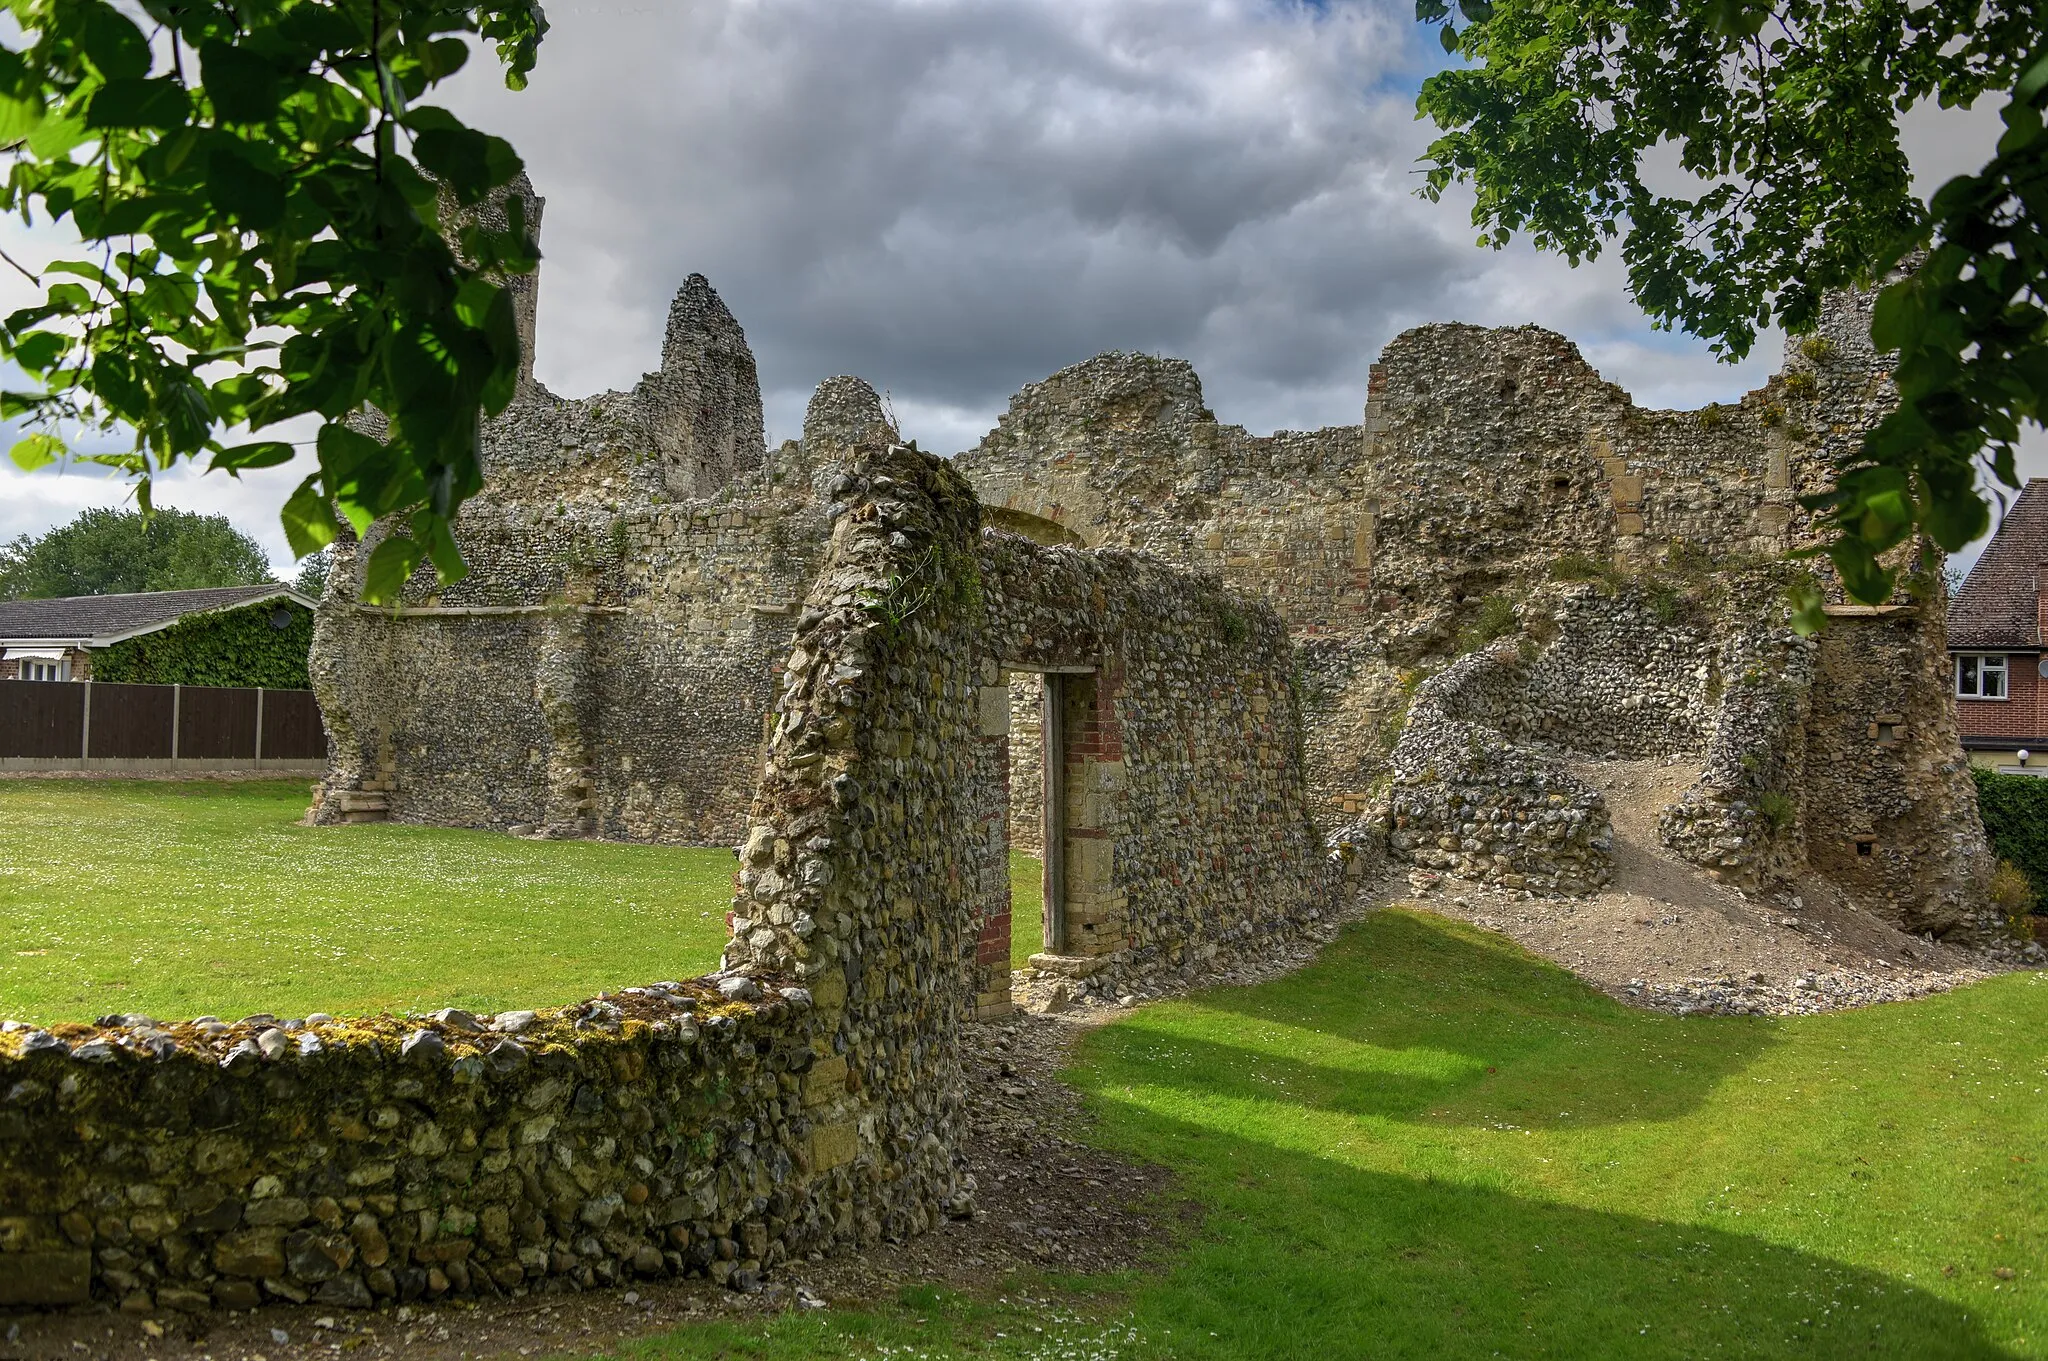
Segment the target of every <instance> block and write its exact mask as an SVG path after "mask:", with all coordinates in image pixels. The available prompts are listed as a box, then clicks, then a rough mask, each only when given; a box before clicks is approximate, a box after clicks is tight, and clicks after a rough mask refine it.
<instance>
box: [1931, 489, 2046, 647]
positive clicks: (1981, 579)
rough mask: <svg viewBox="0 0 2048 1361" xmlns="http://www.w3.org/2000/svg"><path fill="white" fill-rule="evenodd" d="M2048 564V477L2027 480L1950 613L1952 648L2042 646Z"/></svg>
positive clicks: (1949, 639) (1949, 623)
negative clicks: (2042, 585)
mask: <svg viewBox="0 0 2048 1361" xmlns="http://www.w3.org/2000/svg"><path fill="white" fill-rule="evenodd" d="M2043 565H2048V478H2044V477H2035V478H2029V479H2028V480H2027V485H2026V486H2024V487H2022V488H2021V489H2020V494H2019V497H2018V499H2017V500H2015V501H2014V502H2013V503H2012V504H2011V505H2010V506H2008V507H2007V508H2006V512H2005V519H2004V520H2002V521H2000V522H1999V526H1998V533H1996V534H1995V535H1993V536H1992V538H1991V542H1990V543H1988V544H1986V545H1984V553H1983V556H1981V557H1979V558H1978V559H1977V565H1976V566H1975V567H1972V568H1971V569H1970V575H1969V576H1968V578H1966V579H1965V580H1964V582H1963V588H1962V589H1961V590H1960V591H1957V592H1956V598H1955V600H1954V602H1953V603H1951V604H1950V606H1949V611H1948V645H1949V646H1950V647H1951V648H1970V649H1976V648H2037V647H2040V646H2041V620H2040V612H2039V607H2038V599H2039V594H2040V583H2041V568H2042V566H2043Z"/></svg>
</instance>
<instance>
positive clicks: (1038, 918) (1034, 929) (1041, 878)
mask: <svg viewBox="0 0 2048 1361" xmlns="http://www.w3.org/2000/svg"><path fill="white" fill-rule="evenodd" d="M1044 949H1045V866H1044V863H1043V862H1042V861H1040V860H1039V858H1038V857H1037V856H1035V855H1020V854H1018V853H1017V852H1016V851H1012V852H1010V967H1011V968H1013V969H1021V968H1023V967H1024V966H1025V965H1026V964H1029V963H1030V962H1031V956H1033V955H1035V954H1038V953H1039V952H1040V951H1042V950H1044Z"/></svg>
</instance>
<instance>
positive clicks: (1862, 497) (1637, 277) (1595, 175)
mask: <svg viewBox="0 0 2048 1361" xmlns="http://www.w3.org/2000/svg"><path fill="white" fill-rule="evenodd" d="M1453 3H1455V5H1456V11H1455V13H1454V12H1453V8H1452V5H1453ZM1416 15H1417V18H1418V19H1420V20H1422V21H1423V22H1425V23H1435V24H1439V25H1441V29H1440V32H1441V36H1442V38H1443V43H1444V47H1445V49H1446V50H1447V51H1449V52H1452V53H1454V54H1456V55H1458V56H1461V57H1463V58H1465V59H1467V60H1468V61H1469V62H1471V63H1473V64H1472V65H1470V66H1467V67H1461V68H1458V69H1453V70H1448V71H1444V72H1441V73H1439V74H1437V75H1435V76H1432V77H1431V78H1430V79H1429V80H1427V81H1426V82H1424V84H1423V87H1422V93H1421V96H1420V98H1419V100H1418V108H1419V110H1420V111H1421V113H1422V114H1423V115H1425V116H1427V117H1429V118H1430V119H1432V120H1434V121H1435V123H1436V124H1437V126H1438V128H1439V129H1440V130H1441V132H1442V135H1441V136H1440V137H1438V138H1437V140H1436V141H1435V142H1433V143H1432V144H1431V146H1430V148H1429V151H1428V153H1427V159H1428V160H1429V161H1430V162H1432V165H1431V168H1430V170H1429V172H1428V178H1427V186H1426V188H1425V190H1424V193H1425V194H1427V195H1429V196H1431V197H1439V196H1441V195H1442V194H1443V192H1444V191H1445V190H1446V189H1448V188H1449V187H1450V186H1451V185H1453V184H1454V183H1458V182H1461V181H1462V182H1469V183H1470V184H1471V185H1472V186H1473V187H1474V189H1475V190H1476V192H1477V202H1476V205H1475V207H1474V209H1473V221H1474V223H1475V224H1476V225H1478V226H1479V227H1480V228H1481V229H1482V231H1483V233H1484V234H1483V235H1482V237H1481V238H1480V239H1481V241H1482V243H1485V244H1491V245H1494V246H1496V247H1498V246H1503V245H1505V244H1507V242H1508V241H1509V240H1511V239H1512V238H1513V236H1514V235H1515V233H1517V232H1522V233H1526V234H1527V235H1528V236H1529V237H1530V239H1531V240H1532V241H1533V242H1534V243H1535V245H1536V246H1538V247H1539V248H1541V249H1544V250H1551V251H1557V252H1559V253H1562V254H1563V255H1565V256H1566V257H1567V258H1569V259H1570V260H1571V261H1572V262H1573V263H1574V264H1576V263H1578V262H1579V261H1581V260H1589V259H1592V258H1595V257H1597V256H1598V255H1599V254H1600V253H1601V252H1602V251H1603V250H1604V249H1606V248H1607V246H1608V245H1609V243H1610V242H1613V241H1614V240H1615V239H1616V238H1617V237H1618V238H1619V248H1620V252H1621V255H1622V259H1623V261H1624V263H1625V264H1626V266H1627V270H1628V280H1629V288H1630V291H1631V293H1632V294H1633V295H1634V297H1635V299H1636V301H1637V302H1638V303H1639V304H1640V305H1641V306H1642V307H1643V309H1644V310H1645V311H1646V312H1647V313H1648V314H1649V315H1650V317H1651V318H1652V319H1653V321H1654V322H1655V323H1656V324H1657V325H1659V326H1660V327H1664V328H1666V329H1669V328H1671V327H1679V328H1682V329H1684V330H1686V331H1689V332H1691V333H1692V334H1694V335H1697V336H1700V337H1702V338H1704V339H1706V340H1707V341H1708V342H1709V344H1710V345H1712V347H1713V348H1714V350H1715V351H1716V352H1717V353H1719V354H1721V355H1722V356H1724V357H1726V358H1730V359H1738V358H1741V357H1742V356H1743V355H1745V354H1746V353H1747V352H1748V351H1749V348H1750V346H1751V345H1752V344H1753V343H1754V341H1755V339H1756V335H1757V332H1758V330H1759V329H1760V328H1762V327H1765V326H1769V325H1771V324H1773V323H1775V324H1778V325H1780V326H1783V327H1784V328H1785V329H1786V330H1788V331H1791V332H1794V333H1798V332H1802V331H1806V330H1809V329H1811V328H1812V326H1813V325H1814V323H1815V321H1816V319H1817V317H1818V314H1819V307H1820V302H1821V298H1822V295H1823V294H1824V293H1826V292H1827V291H1829V290H1832V289H1837V288H1842V287H1845V286H1851V285H1869V284H1872V283H1874V282H1876V281H1878V280H1881V279H1883V278H1884V277H1886V275H1887V274H1888V273H1889V272H1890V271H1891V270H1892V269H1893V268H1894V267H1896V266H1897V265H1898V264H1899V263H1900V262H1901V261H1902V260H1905V259H1906V258H1907V257H1908V256H1909V255H1911V254H1912V253H1913V252H1915V251H1918V250H1923V249H1924V250H1926V251H1927V256H1926V260H1925V263H1924V264H1921V265H1920V266H1919V267H1918V268H1917V269H1916V270H1915V271H1914V272H1913V273H1912V274H1911V275H1910V276H1909V277H1906V278H1905V279H1903V280H1901V281H1899V282H1895V283H1893V284H1891V285H1890V286H1889V287H1888V288H1886V290H1885V291H1884V293H1883V294H1882V295H1881V296H1880V299H1879V303H1878V309H1877V313H1876V316H1875V322H1874V325H1873V338H1874V340H1875V342H1876V343H1877V345H1878V347H1879V348H1880V349H1881V350H1884V351H1888V352H1894V353H1896V355H1897V360H1896V365H1897V367H1896V373H1895V377H1896V382H1897V387H1898V393H1899V398H1900V401H1899V405H1898V407H1897V409H1896V410H1895V411H1893V412H1892V413H1891V414H1890V415H1889V416H1888V417H1887V418H1886V419H1885V421H1884V422H1883V423H1882V424H1881V425H1880V426H1879V427H1878V428H1877V429H1876V430H1874V431H1873V432H1871V434H1870V436H1869V437H1868V439H1867V440H1866V442H1865V444H1864V446H1863V449H1862V451H1861V454H1860V456H1859V457H1858V458H1856V459H1855V460H1853V462H1852V464H1851V465H1850V466H1849V467H1846V468H1845V469H1843V471H1842V474H1841V477H1840V480H1839V484H1838V486H1837V488H1836V490H1835V491H1834V492H1833V493H1832V494H1830V495H1826V496H1819V497H1815V498H1812V499H1811V500H1810V501H1809V502H1808V506H1809V509H1813V510H1816V511H1819V512H1821V513H1822V514H1821V520H1822V524H1823V527H1824V529H1825V530H1826V531H1827V532H1828V534H1829V536H1830V541H1829V543H1828V546H1827V552H1828V556H1829V557H1830V558H1831V559H1832V560H1833V562H1834V564H1835V567H1836V569H1837V571H1838V572H1839V573H1840V575H1841V578H1842V583H1843V586H1844V588H1845V589H1846V590H1847V592H1848V593H1849V595H1850V596H1851V597H1852V598H1853V599H1857V600H1861V601H1865V602H1867V603H1875V602H1878V601H1881V600H1883V599H1885V598H1886V597H1888V596H1889V594H1890V592H1891V589H1892V586H1893V573H1892V571H1891V570H1889V569H1888V567H1887V566H1886V564H1885V562H1883V561H1881V560H1880V555H1881V554H1885V553H1886V551H1887V550H1889V549H1891V548H1893V547H1895V546H1897V545H1898V544H1900V543H1903V542H1905V541H1906V540H1907V539H1908V538H1909V537H1910V536H1912V535H1913V534H1914V533H1915V532H1916V531H1917V532H1924V533H1925V534H1926V536H1927V537H1928V538H1929V539H1931V540H1932V541H1933V542H1934V543H1935V544H1937V545H1939V546H1940V547H1942V548H1944V549H1947V550H1950V551H1954V550H1956V549H1960V548H1962V547H1963V546H1964V545H1965V544H1967V543H1969V542H1970V541H1971V540H1973V539H1975V538H1977V537H1979V536H1981V535H1982V534H1983V533H1984V532H1985V531H1986V530H1987V529H1988V528H1989V524H1990V507H1989V505H1988V504H1987V502H1986V500H1985V498H1984V497H1983V496H1982V495H1981V494H1980V493H1979V491H1978V474H1979V471H1980V468H1981V469H1982V470H1984V471H1987V472H1988V473H1989V474H1990V475H1991V476H1993V477H1995V478H1996V479H1997V480H1998V481H2000V482H2002V483H2003V484H2004V485H2006V486H2008V487H2014V488H2017V487H2018V486H2019V477H2018V473H2017V471H2016V469H2015V467H2014V444H2015V442H2016V441H2017V440H2018V438H2019V432H2020V427H2021V425H2022V424H2023V423H2026V422H2033V423H2035V424H2041V423H2044V420H2048V234H2044V233H2048V225H2044V224H2048V136H2044V134H2043V130H2042V114H2043V110H2044V108H2048V41H2044V31H2043V23H2044V17H2043V11H2042V9H2041V8H2040V7H2039V6H2038V4H2036V3H2035V0H1772V2H1771V3H1760V2H1759V0H1585V2H1584V3H1572V4H1560V3H1555V2H1554V0H1417V4H1416ZM2000 93H2009V94H2010V102H2009V104H2008V106H2007V107H2006V108H2005V110H2004V120H2005V124H2006V130H2005V133H2004V136H2003V137H2002V139H2001V140H2000V142H1999V143H1998V147H1997V152H1996V155H1995V156H1994V158H1993V159H1992V160H1991V161H1990V162H1989V163H1988V164H1987V165H1985V166H1984V167H1983V168H1982V169H1981V170H1979V171H1978V172H1976V173H1975V174H1971V175H1964V176H1960V177H1958V178H1956V179H1954V180H1951V181H1950V182H1949V183H1948V184H1947V185H1945V186H1944V187H1943V188H1942V189H1941V190H1940V191H1938V192H1937V193H1936V194H1935V195H1934V196H1933V198H1932V199H1931V200H1930V201H1929V202H1926V203H1922V202H1921V201H1919V200H1918V199H1916V198H1915V197H1914V195H1913V193H1912V188H1911V178H1910V173H1909V170H1908V167H1907V163H1906V158H1905V154H1904V152H1903V151H1902V150H1901V147H1900V143H1899V118H1900V116H1901V115H1902V114H1903V113H1904V112H1905V111H1906V110H1908V109H1910V108H1911V107H1913V106H1914V105H1916V104H1918V103H1920V102H1921V101H1925V100H1933V101H1935V102H1936V103H1938V104H1939V105H1941V106H1942V107H1946V108H1953V107H1964V106H1968V105H1970V104H1972V103H1974V102H1975V101H1976V100H1978V99H1979V98H1980V97H1984V96H1995V95H1998V94H2000ZM1672 150H1675V152H1676V156H1677V160H1678V163H1679V165H1680V166H1681V167H1682V168H1683V169H1684V170H1686V171H1689V172H1691V174H1692V175H1693V176H1696V177H1698V180H1699V182H1700V183H1699V187H1698V192H1697V193H1696V194H1692V195H1691V196H1686V195H1678V194H1666V193H1661V192H1659V191H1658V190H1656V189H1655V188H1653V187H1652V186H1651V185H1649V184H1647V183H1646V182H1645V167H1646V165H1647V164H1648V163H1649V162H1650V161H1652V160H1654V159H1655V158H1657V157H1658V156H1662V155H1668V154H1669V153H1670V151H1672ZM1652 178H1654V176H1652ZM1815 608H1816V610H1817V606H1816V607H1815Z"/></svg>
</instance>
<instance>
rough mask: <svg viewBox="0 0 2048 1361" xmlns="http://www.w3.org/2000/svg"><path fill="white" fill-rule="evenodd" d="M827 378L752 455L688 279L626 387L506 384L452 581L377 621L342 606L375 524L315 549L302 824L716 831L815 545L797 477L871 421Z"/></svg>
mask: <svg viewBox="0 0 2048 1361" xmlns="http://www.w3.org/2000/svg"><path fill="white" fill-rule="evenodd" d="M847 381H848V382H852V380H847ZM852 385H853V386H854V387H858V388H864V386H865V385H862V384H858V383H857V382H852ZM845 386H846V383H844V382H843V383H841V384H840V386H839V387H835V386H833V385H831V384H828V385H826V386H825V387H824V388H821V389H820V392H819V395H818V397H817V399H816V400H815V401H814V403H813V408H812V411H811V413H810V417H809V418H808V419H807V420H806V423H805V440H804V441H803V442H802V443H798V442H794V441H791V442H787V443H785V444H784V445H783V446H782V447H781V448H780V449H778V450H776V451H774V452H773V453H772V454H771V453H769V452H767V451H765V450H764V449H762V448H761V447H760V445H761V417H760V396H759V389H758V386H757V382H756V379H755V375H754V367H753V360H752V358H751V356H750V355H748V354H747V352H746V345H745V339H744V336H742V335H741V334H740V331H739V327H738V324H737V322H735V321H733V319H732V317H731V314H730V313H729V312H727V311H726V310H725V308H724V305H723V304H722V303H720V302H719V300H718V298H717V296H716V295H715V294H714V293H712V292H711V290H710V286H709V285H708V284H707V283H706V282H705V281H704V280H703V279H702V277H701V276H693V277H692V278H691V279H690V281H689V282H688V283H686V284H685V285H684V287H683V289H682V290H681V292H680V293H678V295H677V297H676V301H675V304H674V307H673V308H672V309H671V313H670V324H669V333H668V338H667V341H666V342H665V344H664V347H663V362H662V368H661V370H660V371H658V372H657V373H654V374H650V375H648V377H647V378H646V379H645V380H643V382H642V383H641V384H640V385H639V387H637V388H636V389H634V390H633V391H632V392H630V393H607V394H604V395H602V396H599V397H594V398H589V399H585V400H581V401H567V400H564V399H561V398H558V397H556V396H554V395H553V394H551V393H549V392H547V391H546V390H545V389H543V388H541V387H539V386H538V385H537V384H529V385H527V386H525V387H524V388H523V389H522V390H521V392H520V394H519V396H518V397H517V399H515V402H514V403H513V405H512V406H511V407H510V408H508V410H507V411H506V412H505V413H504V414H503V415H502V416H500V417H499V418H498V419H497V420H495V421H493V422H492V423H491V424H490V425H489V426H488V427H487V428H486V434H485V460H486V485H485V490H484V492H483V493H482V494H481V495H479V496H478V497H476V498H474V499H473V500H471V501H470V502H469V503H467V504H466V505H465V506H464V507H463V510H462V512H461V516H460V519H459V520H458V523H457V527H456V536H457V538H458V540H459V541H460V543H461V544H462V548H463V553H464V557H465V560H466V561H467V562H468V564H469V567H470V572H469V575H468V576H467V577H466V578H465V579H464V580H462V581H461V582H458V583H456V584H455V585H453V586H450V587H445V588H444V587H441V586H440V585H439V584H438V583H437V582H436V581H435V580H434V578H433V576H432V574H431V573H430V572H428V571H426V570H424V569H423V570H422V571H421V573H420V574H419V575H418V576H417V577H416V578H415V579H414V580H413V581H412V582H411V583H409V585H408V587H407V589H406V592H405V596H404V600H403V603H402V604H401V605H400V607H399V608H398V609H397V610H395V611H394V610H392V609H389V608H379V607H372V606H367V605H363V604H360V603H359V601H358V597H359V594H360V571H361V564H362V562H364V561H366V560H367V557H368V549H369V547H371V546H372V544H373V543H374V538H375V533H376V531H373V536H372V540H371V542H370V543H364V544H355V543H345V544H343V545H340V546H339V548H338V551H337V555H336V566H335V570H334V571H333V573H332V585H331V587H330V589H329V592H328V594H327V597H326V599H325V600H324V601H323V603H322V607H321V613H320V624H319V628H318V630H317V631H316V637H315V643H314V651H313V659H312V670H313V676H314V688H315V690H316V691H317V692H318V693H319V697H320V702H321V708H322V711H323V713H324V714H325V715H326V716H327V721H328V728H329V734H330V739H331V743H330V745H331V748H332V760H331V763H330V771H329V775H328V778H327V780H326V782H325V785H324V787H323V788H322V790H321V792H320V795H319V796H318V798H317V799H316V804H315V809H314V817H315V820H316V821H323V822H332V821H346V820H350V819H352V818H364V817H372V818H386V817H388V818H391V819H395V820H399V821H410V822H425V823H432V824H439V825H455V826H471V827H488V828H496V829H515V828H516V829H519V830H521V831H526V832H538V833H541V834H544V835H551V836H600V837H609V838H616V839H622V840H636V841H671V842H682V843H691V844H717V843H721V842H723V843H726V844H730V843H731V842H732V841H733V840H735V839H736V837H737V836H738V833H739V829H740V827H741V825H742V823H743V821H744V810H745V807H746V803H747V800H748V799H749V798H750V797H751V794H752V790H753V787H754V783H755V780H756V778H757V776H758V774H759V769H760V757H761V745H760V738H761V736H762V734H763V729H764V724H765V722H766V720H767V718H768V716H769V713H770V711H771V709H772V707H773V703H774V697H775V672H776V670H777V668H778V667H779V666H780V664H781V661H782V658H783V655H784V653H785V652H786V650H787V644H788V639H789V631H790V624H791V622H792V620H793V619H794V615H795V610H796V605H797V601H798V600H800V599H801V598H802V596H803V594H804V592H805V590H806V589H807V588H808V586H809V583H810V581H811V580H812V578H813V577H815V575H816V573H817V569H818V564H819V561H820V558H821V554H822V551H823V547H824V543H825V539H826V534H827V524H826V520H825V514H824V507H823V502H822V500H821V499H820V493H819V491H818V488H817V487H816V485H815V482H816V480H817V478H818V477H819V476H820V475H821V474H820V471H819V470H820V469H821V468H824V467H828V466H830V465H832V464H833V463H834V462H835V461H836V460H837V459H839V458H841V457H843V456H844V455H845V453H846V451H847V450H848V449H850V448H851V445H852V442H853V441H855V440H857V439H870V438H886V437H887V436H888V434H889V432H888V430H887V428H886V426H885V425H881V424H879V422H880V417H879V414H878V412H867V413H865V414H864V415H863V416H862V417H861V419H863V420H866V421H869V422H871V423H870V424H865V425H859V426H850V425H848V424H847V423H846V420H845V419H844V412H845V409H847V408H846V406H845V394H844V393H843V392H842V391H841V389H842V388H844V387H845ZM853 409H860V401H859V397H858V394H857V393H856V394H854V399H853ZM707 488H709V489H710V490H707Z"/></svg>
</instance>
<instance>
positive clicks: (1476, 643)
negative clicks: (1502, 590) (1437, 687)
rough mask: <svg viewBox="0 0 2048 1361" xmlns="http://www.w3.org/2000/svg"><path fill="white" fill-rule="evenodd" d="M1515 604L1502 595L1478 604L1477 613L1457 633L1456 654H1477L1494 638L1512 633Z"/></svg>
mask: <svg viewBox="0 0 2048 1361" xmlns="http://www.w3.org/2000/svg"><path fill="white" fill-rule="evenodd" d="M1515 628H1516V623H1515V602H1514V601H1512V600H1510V599H1508V598H1507V597H1506V596H1504V595H1490V596H1488V597H1486V598H1485V599H1484V600H1482V601H1480V602H1479V612H1478V613H1477V614H1476V615H1474V616H1473V617H1472V620H1471V622H1470V623H1468V624H1466V625H1465V627H1464V628H1462V629H1460V630H1459V631H1458V652H1459V654H1460V655H1463V654H1464V653H1467V652H1477V651H1478V650H1479V649H1480V648H1482V647H1485V646H1486V645H1487V644H1488V643H1490V642H1492V641H1493V640H1494V639H1496V638H1505V637H1506V636H1507V635H1508V634H1510V633H1513V632H1514V631H1515Z"/></svg>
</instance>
